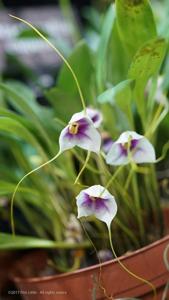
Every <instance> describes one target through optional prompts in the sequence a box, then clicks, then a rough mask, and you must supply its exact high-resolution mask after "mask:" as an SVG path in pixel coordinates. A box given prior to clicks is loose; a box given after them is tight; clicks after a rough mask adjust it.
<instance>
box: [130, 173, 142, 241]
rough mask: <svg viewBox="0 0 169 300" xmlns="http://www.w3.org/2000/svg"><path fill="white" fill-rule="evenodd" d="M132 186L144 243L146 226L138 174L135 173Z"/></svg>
mask: <svg viewBox="0 0 169 300" xmlns="http://www.w3.org/2000/svg"><path fill="white" fill-rule="evenodd" d="M132 187H133V193H134V201H135V208H136V212H135V213H136V216H137V221H138V226H139V231H140V237H141V240H142V243H143V245H144V244H145V228H144V223H143V218H142V209H141V203H140V197H139V190H138V183H137V177H136V174H135V173H133V177H132Z"/></svg>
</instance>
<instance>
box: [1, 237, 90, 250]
mask: <svg viewBox="0 0 169 300" xmlns="http://www.w3.org/2000/svg"><path fill="white" fill-rule="evenodd" d="M84 247H90V242H88V241H86V242H82V243H77V244H69V243H65V242H62V241H61V242H55V241H52V240H45V239H38V238H34V237H25V236H19V235H16V236H12V235H11V234H7V233H0V250H18V249H33V248H44V249H50V248H51V249H52V248H54V249H74V248H76V249H78V248H84Z"/></svg>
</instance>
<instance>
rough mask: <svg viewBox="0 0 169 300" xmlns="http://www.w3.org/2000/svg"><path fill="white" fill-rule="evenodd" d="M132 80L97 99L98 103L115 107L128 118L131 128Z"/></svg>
mask: <svg viewBox="0 0 169 300" xmlns="http://www.w3.org/2000/svg"><path fill="white" fill-rule="evenodd" d="M132 82H133V80H130V79H129V80H125V81H122V82H121V83H119V84H117V85H116V86H114V87H112V88H110V89H108V90H107V91H105V92H104V93H102V94H101V95H100V96H99V97H98V101H99V102H100V103H101V104H103V103H110V104H112V105H117V106H118V108H120V110H121V111H122V112H123V113H124V115H125V116H127V117H128V120H129V122H130V125H131V128H132V127H133V118H132V111H131V100H132V87H131V84H132Z"/></svg>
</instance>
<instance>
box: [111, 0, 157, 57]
mask: <svg viewBox="0 0 169 300" xmlns="http://www.w3.org/2000/svg"><path fill="white" fill-rule="evenodd" d="M116 13H117V23H118V28H119V33H120V36H121V40H122V42H123V43H124V45H125V46H126V48H127V50H128V51H129V53H130V55H131V56H133V55H134V54H135V53H136V51H137V50H138V49H139V48H140V47H141V46H142V45H143V44H144V43H145V42H146V41H148V40H150V39H153V38H155V37H156V36H157V33H156V25H155V22H154V17H153V13H152V9H151V6H150V3H149V0H125V1H124V0H116Z"/></svg>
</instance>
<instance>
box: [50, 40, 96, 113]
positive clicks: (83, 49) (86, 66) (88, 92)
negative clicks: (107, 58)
mask: <svg viewBox="0 0 169 300" xmlns="http://www.w3.org/2000/svg"><path fill="white" fill-rule="evenodd" d="M68 62H69V64H70V66H71V68H72V69H73V71H74V72H75V74H76V76H77V78H78V81H79V84H80V87H81V89H82V93H83V95H84V98H85V100H86V101H87V102H88V103H91V102H92V101H93V99H92V95H93V92H92V88H93V73H94V67H93V56H92V53H91V50H90V48H89V47H88V46H87V44H86V42H85V41H80V42H79V43H78V44H77V46H76V47H75V49H74V51H73V52H72V54H71V55H70V57H69V58H68ZM57 88H58V89H59V90H60V91H64V92H65V93H67V94H69V95H70V97H71V96H73V97H76V98H77V97H78V101H79V103H80V98H79V94H78V89H77V85H76V83H75V80H74V78H73V76H72V74H71V72H70V70H69V69H68V67H67V66H66V65H65V64H64V65H63V66H62V68H61V71H60V73H59V77H58V80H57ZM56 101H57V100H56ZM60 101H62V107H63V105H64V109H65V108H66V106H67V105H69V104H68V102H67V101H65V99H63V98H62V99H60ZM71 105H72V106H74V102H71ZM80 106H81V103H80ZM81 108H82V106H81ZM75 111H77V108H76V106H74V112H75Z"/></svg>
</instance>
